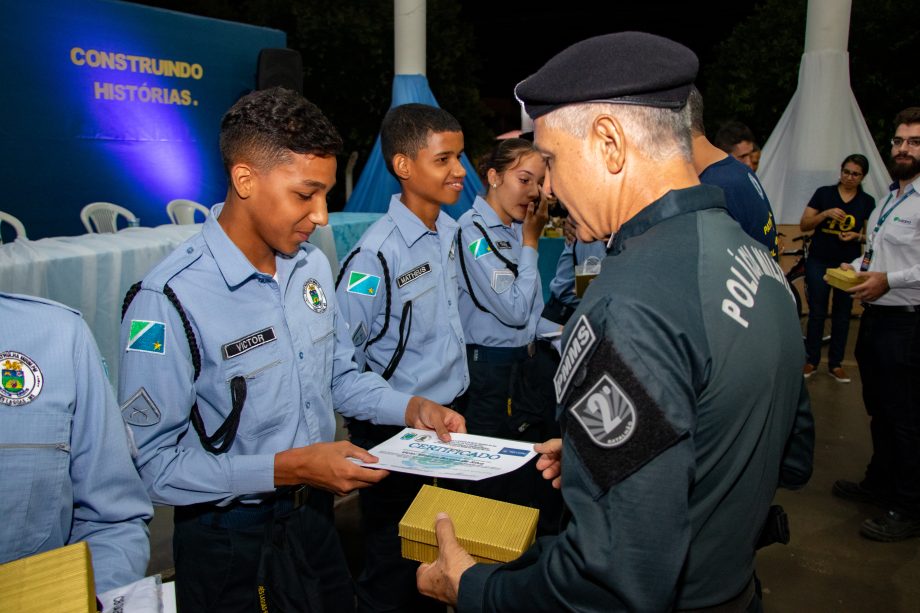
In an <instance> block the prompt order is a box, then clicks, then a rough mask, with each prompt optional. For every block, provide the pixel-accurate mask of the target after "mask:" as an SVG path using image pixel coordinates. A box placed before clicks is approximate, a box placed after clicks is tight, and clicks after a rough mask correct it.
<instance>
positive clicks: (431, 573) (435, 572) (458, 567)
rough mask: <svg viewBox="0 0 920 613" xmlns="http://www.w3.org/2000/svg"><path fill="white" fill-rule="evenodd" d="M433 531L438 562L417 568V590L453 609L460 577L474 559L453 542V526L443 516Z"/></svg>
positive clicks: (440, 516)
mask: <svg viewBox="0 0 920 613" xmlns="http://www.w3.org/2000/svg"><path fill="white" fill-rule="evenodd" d="M434 531H435V534H436V535H437V537H438V559H437V560H435V561H434V563H432V564H422V565H421V566H419V567H418V570H417V571H416V573H415V582H416V585H417V586H418V591H419V592H421V593H422V594H424V595H425V596H430V597H431V598H435V599H437V600H440V601H441V602H446V603H447V604H449V605H452V606H456V604H457V593H458V592H459V591H460V577H462V576H463V573H464V572H466V570H467V569H468V568H470V567H471V566H474V565H475V564H476V560H474V559H473V556H471V555H470V554H469V553H467V552H466V550H465V549H464V548H463V547H461V546H460V543H458V542H457V536H456V534H454V523H453V522H452V521H451V520H450V517H448V516H447V513H438V516H437V518H436V519H435V524H434Z"/></svg>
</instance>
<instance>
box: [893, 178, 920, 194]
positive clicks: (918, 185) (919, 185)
mask: <svg viewBox="0 0 920 613" xmlns="http://www.w3.org/2000/svg"><path fill="white" fill-rule="evenodd" d="M900 188H901V183H900V182H898V181H895V182H894V183H892V184H891V185H889V186H888V189H889V190H890V191H891V192H892V193H894V194H897V193H898V190H899V189H900ZM911 189H912V190H913V191H914V192H915V193H918V194H920V175H917V177H916V178H915V179H914V180H913V181H911V182H910V183H908V187H907V189H906V190H904V193H905V194H906V193H907V192H909V191H910V190H911Z"/></svg>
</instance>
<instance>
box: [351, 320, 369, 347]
mask: <svg viewBox="0 0 920 613" xmlns="http://www.w3.org/2000/svg"><path fill="white" fill-rule="evenodd" d="M366 340H367V326H366V325H365V324H364V322H363V321H362V322H361V323H360V324H358V327H356V328H355V331H354V332H352V333H351V342H352V343H354V345H355V347H357V346H359V345H361V344H363V343H364V341H366Z"/></svg>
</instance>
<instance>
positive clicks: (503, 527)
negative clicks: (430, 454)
mask: <svg viewBox="0 0 920 613" xmlns="http://www.w3.org/2000/svg"><path fill="white" fill-rule="evenodd" d="M442 512H443V513H447V514H448V515H450V518H451V520H452V521H453V523H454V531H455V532H456V534H457V541H459V543H460V545H462V546H463V548H464V549H466V550H467V551H468V552H469V553H470V555H472V556H473V557H474V558H475V559H476V561H478V562H485V563H496V562H510V561H512V560H515V559H517V558H518V557H520V555H521V554H522V553H524V552H525V551H526V550H527V549H528V548H529V547H530V546H531V545H532V544H533V542H534V539H535V537H536V533H537V517H538V516H539V514H540V512H539V511H538V510H537V509H533V508H531V507H525V506H521V505H519V504H511V503H509V502H501V501H499V500H492V499H491V498H483V497H482V496H473V495H472V494H464V493H462V492H455V491H453V490H446V489H443V488H439V487H431V486H430V485H423V486H422V489H421V490H420V491H419V493H418V495H417V496H416V497H415V500H413V501H412V505H411V506H410V507H409V510H408V511H406V514H405V515H404V516H403V518H402V519H401V520H400V522H399V537H400V541H401V542H402V556H403V557H404V558H406V559H409V560H415V561H416V562H434V561H435V560H436V559H437V558H438V539H437V536H436V535H435V531H434V523H435V518H436V517H437V515H438V513H442Z"/></svg>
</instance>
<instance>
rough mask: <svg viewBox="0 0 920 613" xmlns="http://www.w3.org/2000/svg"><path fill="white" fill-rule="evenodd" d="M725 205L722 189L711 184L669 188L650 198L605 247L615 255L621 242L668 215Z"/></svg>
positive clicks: (621, 245) (674, 215) (668, 217)
mask: <svg viewBox="0 0 920 613" xmlns="http://www.w3.org/2000/svg"><path fill="white" fill-rule="evenodd" d="M717 208H721V209H724V208H726V206H725V195H724V192H723V191H722V190H721V189H720V188H718V187H715V186H713V185H694V186H693V187H687V188H684V189H672V190H671V191H669V192H668V193H666V194H665V195H664V196H662V197H661V198H659V199H658V200H656V201H654V202H653V203H651V204H650V205H648V206H647V207H645V208H644V209H642V210H641V211H639V213H638V214H637V215H636V216H635V217H633V218H632V219H630V220H629V221H627V222H626V223H625V224H623V225H622V226H621V227H620V230H619V232H617V233H616V234H614V235H613V236H612V237H611V238H610V241H609V242H608V243H607V250H608V251H609V252H611V253H612V254H614V255H616V254H617V253H619V252H620V251H622V250H623V243H625V242H626V241H627V240H629V239H630V238H632V237H634V236H639V235H640V234H644V233H645V232H646V231H647V230H648V229H649V228H651V227H652V226H654V225H656V224H659V223H661V222H662V221H665V220H667V219H670V218H672V217H677V216H678V215H683V214H684V213H693V212H695V211H702V210H705V209H717Z"/></svg>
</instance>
